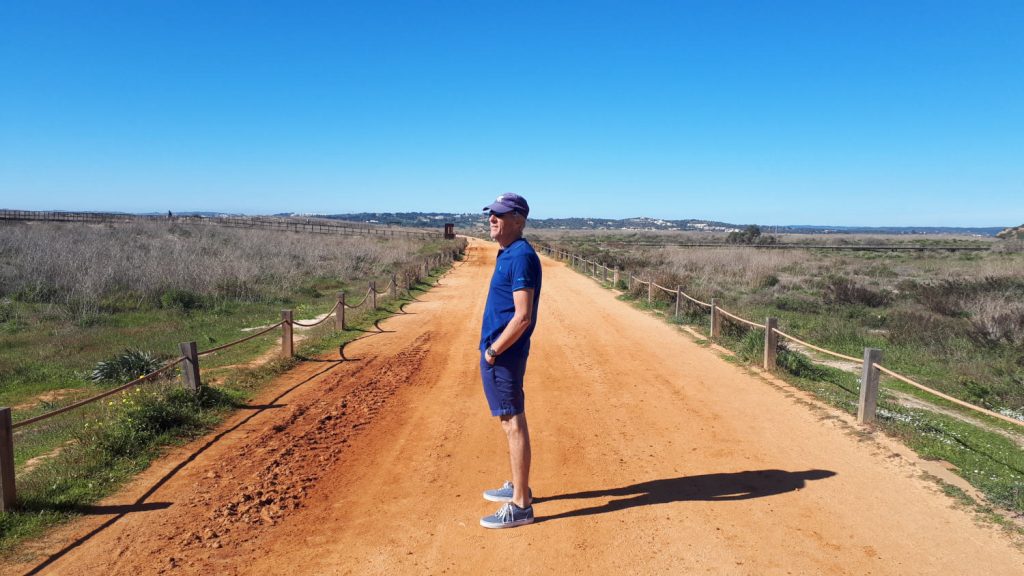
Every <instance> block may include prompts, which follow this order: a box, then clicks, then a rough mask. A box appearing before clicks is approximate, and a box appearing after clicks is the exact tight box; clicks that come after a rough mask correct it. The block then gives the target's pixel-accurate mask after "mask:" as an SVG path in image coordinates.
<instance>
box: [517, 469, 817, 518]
mask: <svg viewBox="0 0 1024 576" xmlns="http://www.w3.org/2000/svg"><path fill="white" fill-rule="evenodd" d="M835 474H836V473H835V472H832V471H831V470H806V471H804V472H787V471H785V470H751V471H745V472H729V473H721V474H701V475H698V476H681V477H679V478H668V479H664V480H650V481H647V482H640V483H639V484H632V485H630V486H623V487H621V488H609V489H606V490H589V491H585V492H573V493H568V494H557V495H554V496H546V497H543V498H541V497H537V498H534V502H535V503H541V502H553V501H555V500H577V499H585V498H603V497H615V496H626V498H620V499H618V500H612V501H610V502H608V503H606V504H602V505H600V506H590V507H587V508H579V509H577V510H569V511H568V512H562V513H561V514H554V515H552V516H544V517H538V518H537V521H538V522H542V521H548V520H557V519H559V518H571V517H573V516H587V515H590V514H603V513H606V512H615V511H618V510H625V509H626V508H632V507H634V506H649V505H653V504H668V503H670V502H683V501H688V500H695V501H710V502H726V501H731V500H747V499H749V498H763V497H765V496H774V495H776V494H783V493H785V492H792V491H793V490H799V489H801V488H803V487H804V486H805V485H806V482H807V481H808V480H822V479H824V478H829V477H831V476H835Z"/></svg>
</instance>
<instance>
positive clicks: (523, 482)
mask: <svg viewBox="0 0 1024 576" xmlns="http://www.w3.org/2000/svg"><path fill="white" fill-rule="evenodd" d="M501 428H502V429H503V430H505V435H506V436H508V456H509V460H510V461H511V463H512V485H513V491H512V502H513V503H514V504H515V505H516V506H519V507H520V508H526V507H528V506H530V505H531V504H533V498H532V497H531V495H530V429H529V428H527V426H526V413H525V412H523V413H520V414H516V415H514V416H502V417H501Z"/></svg>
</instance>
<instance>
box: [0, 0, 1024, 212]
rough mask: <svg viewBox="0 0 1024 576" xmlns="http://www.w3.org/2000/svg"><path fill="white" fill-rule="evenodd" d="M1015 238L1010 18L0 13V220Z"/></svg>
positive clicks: (1019, 8)
mask: <svg viewBox="0 0 1024 576" xmlns="http://www.w3.org/2000/svg"><path fill="white" fill-rule="evenodd" d="M501 192H518V193H520V194H522V195H524V196H526V197H527V198H528V199H529V200H530V202H531V206H533V214H532V215H533V216H536V217H566V216H593V217H611V218H618V217H630V216H652V217H660V218H707V219H714V220H724V221H729V222H736V223H750V222H756V223H761V224H833V225H855V224H857V225H917V226H923V225H953V226H956V225H975V226H982V225H984V226H999V225H1011V224H1012V225H1016V224H1021V223H1022V222H1024V2H1021V1H1020V0H1012V1H1005V2H986V1H977V2H964V1H920V2H854V1H850V2H831V1H814V2H761V1H749V2H732V1H727V0H704V1H683V0H678V1H666V2H640V1H634V2H626V1H616V2H610V1H600V0H596V1H588V2H496V1H495V2H487V1H480V0H477V1H466V2H439V1H421V2H374V1H362V2H323V3H318V2H280V3H278V2H251V1H238V2H220V1H215V0H204V1H195V2H191V1H181V0H173V1H172V0H145V1H139V0H131V1H125V2H105V1H102V0H96V1H91V2H86V1H83V0H77V1H73V2H57V1H48V0H5V1H4V2H2V3H0V208H21V209H65V210H127V211H140V212H141V211H165V210H175V211H185V210H216V211H232V212H247V213H272V212H283V211H296V212H321V213H338V212H358V211H381V212H385V211H387V212H391V211H396V212H397V211H444V212H470V211H475V210H477V209H479V208H480V207H482V206H483V205H484V204H485V203H487V202H488V201H490V200H491V199H492V198H493V197H494V196H496V195H497V194H499V193H501Z"/></svg>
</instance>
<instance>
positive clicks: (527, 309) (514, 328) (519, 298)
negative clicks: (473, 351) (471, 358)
mask: <svg viewBox="0 0 1024 576" xmlns="http://www.w3.org/2000/svg"><path fill="white" fill-rule="evenodd" d="M512 304H513V305H515V307H516V311H515V314H513V316H512V321H510V322H509V323H508V326H505V329H504V330H502V332H501V334H499V335H498V339H497V340H495V341H494V343H492V344H491V348H493V349H495V350H502V351H504V350H508V347H509V346H511V345H512V344H514V343H515V341H516V340H519V337H520V336H522V335H523V334H525V333H526V329H527V328H529V327H530V323H531V322H532V321H533V288H525V289H523V290H516V291H515V292H513V293H512ZM484 358H486V359H487V363H488V364H489V365H491V366H494V359H495V358H496V356H491V355H490V354H488V353H487V351H486V350H485V351H484Z"/></svg>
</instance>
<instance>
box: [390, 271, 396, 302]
mask: <svg viewBox="0 0 1024 576" xmlns="http://www.w3.org/2000/svg"><path fill="white" fill-rule="evenodd" d="M391 297H392V298H394V299H395V300H398V275H397V274H392V275H391Z"/></svg>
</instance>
